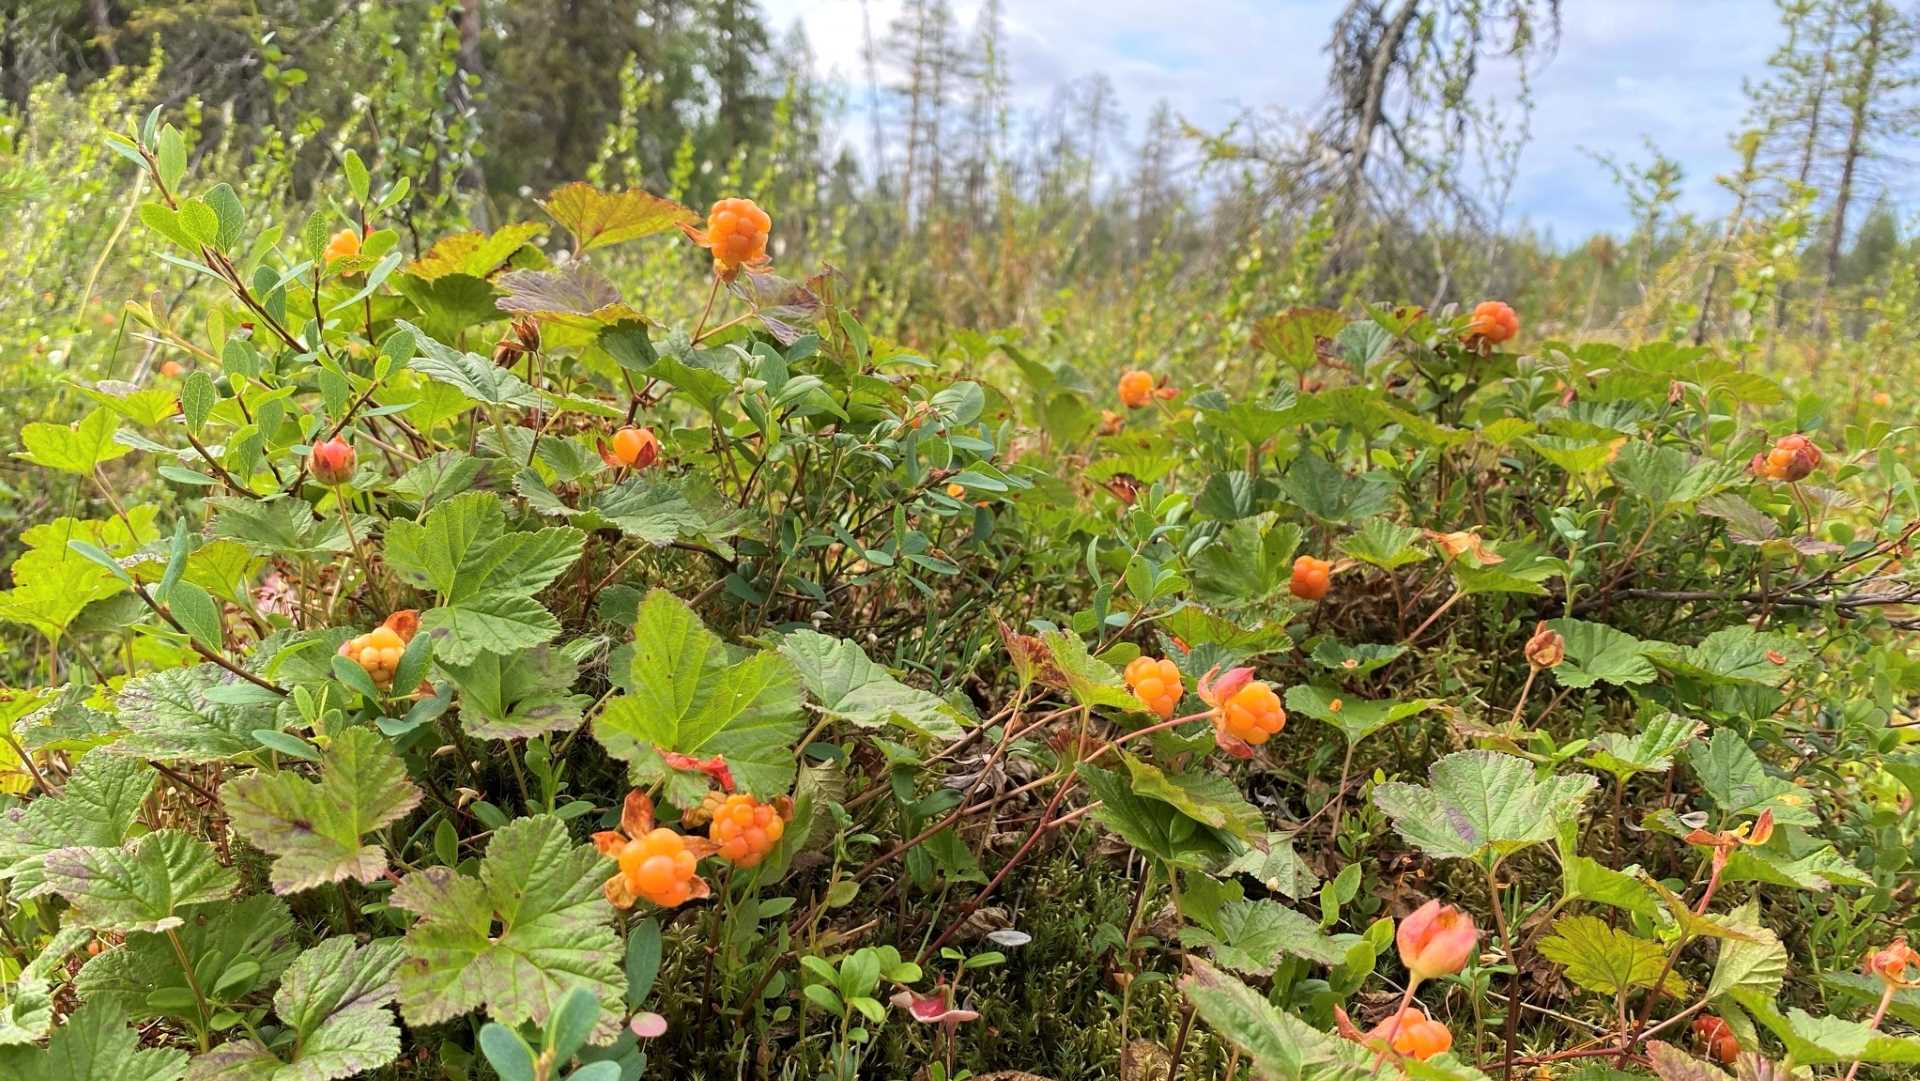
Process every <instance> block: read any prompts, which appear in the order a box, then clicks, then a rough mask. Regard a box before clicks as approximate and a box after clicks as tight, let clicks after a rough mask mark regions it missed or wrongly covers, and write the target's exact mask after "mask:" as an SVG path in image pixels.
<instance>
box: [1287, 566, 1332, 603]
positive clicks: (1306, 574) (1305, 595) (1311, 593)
mask: <svg viewBox="0 0 1920 1081" xmlns="http://www.w3.org/2000/svg"><path fill="white" fill-rule="evenodd" d="M1332 576H1333V564H1332V563H1330V562H1328V561H1326V560H1324V559H1315V558H1314V557H1313V556H1301V557H1300V558H1299V559H1296V560H1294V561H1293V581H1291V582H1289V583H1288V584H1287V588H1289V589H1291V590H1292V591H1293V595H1294V596H1296V597H1298V598H1300V599H1301V600H1303V601H1317V600H1319V599H1320V598H1322V597H1325V596H1326V595H1327V589H1328V587H1329V586H1330V585H1331V584H1332Z"/></svg>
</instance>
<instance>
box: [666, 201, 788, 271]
mask: <svg viewBox="0 0 1920 1081" xmlns="http://www.w3.org/2000/svg"><path fill="white" fill-rule="evenodd" d="M680 229H681V231H683V232H685V233H686V234H687V236H688V237H689V238H690V239H691V240H692V241H693V242H694V243H695V244H698V245H700V246H701V247H703V248H706V249H707V250H709V251H711V252H713V270H714V273H715V274H718V275H719V276H720V278H721V280H722V281H732V280H733V279H734V278H736V277H739V275H740V271H741V269H742V268H746V269H749V270H754V269H758V268H760V267H763V266H766V265H767V262H768V260H767V233H768V232H769V231H771V230H772V229H773V219H772V218H771V217H769V216H768V215H767V212H766V211H764V210H762V209H760V207H759V205H758V204H757V203H755V202H754V201H753V200H752V199H722V200H720V201H719V202H717V203H715V204H713V208H712V209H711V210H708V211H707V227H706V229H704V230H701V229H695V228H694V227H693V226H691V225H682V226H681V227H680Z"/></svg>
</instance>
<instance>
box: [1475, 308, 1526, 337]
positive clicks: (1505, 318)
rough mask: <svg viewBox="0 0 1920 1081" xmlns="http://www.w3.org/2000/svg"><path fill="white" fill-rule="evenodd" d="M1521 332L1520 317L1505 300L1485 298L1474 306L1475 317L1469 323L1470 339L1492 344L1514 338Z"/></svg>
mask: <svg viewBox="0 0 1920 1081" xmlns="http://www.w3.org/2000/svg"><path fill="white" fill-rule="evenodd" d="M1518 333H1520V317H1519V316H1518V315H1516V314H1514V310H1513V308H1512V307H1511V306H1509V305H1508V304H1507V303H1506V302H1505V301H1500V300H1483V301H1481V302H1480V303H1478V304H1475V305H1474V306H1473V319H1472V321H1471V322H1469V323H1468V324H1467V337H1468V339H1469V340H1478V341H1483V342H1486V343H1488V344H1491V345H1499V344H1500V343H1501V342H1506V341H1511V340H1513V336H1514V335H1516V334H1518Z"/></svg>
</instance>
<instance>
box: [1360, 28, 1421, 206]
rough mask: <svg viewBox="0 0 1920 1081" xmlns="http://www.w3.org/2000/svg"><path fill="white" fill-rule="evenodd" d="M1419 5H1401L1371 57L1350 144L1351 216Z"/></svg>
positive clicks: (1364, 178)
mask: <svg viewBox="0 0 1920 1081" xmlns="http://www.w3.org/2000/svg"><path fill="white" fill-rule="evenodd" d="M1419 6H1420V4H1419V0H1406V2H1405V3H1403V4H1401V5H1400V10H1399V11H1398V12H1397V13H1396V14H1395V15H1394V17H1393V21H1391V22H1389V23H1388V24H1387V27H1386V29H1385V30H1384V31H1382V32H1381V34H1380V40H1379V42H1378V43H1376V44H1375V46H1374V49H1373V56H1372V57H1371V58H1370V60H1369V64H1368V70H1367V90H1366V94H1365V96H1364V97H1363V98H1362V99H1361V106H1360V116H1359V117H1358V119H1357V120H1356V122H1355V125H1354V132H1353V139H1352V141H1351V142H1350V143H1349V145H1348V147H1347V179H1346V193H1345V203H1346V206H1347V214H1348V216H1349V218H1350V219H1357V218H1358V217H1359V216H1360V214H1359V209H1360V207H1359V203H1360V193H1361V188H1362V187H1363V185H1364V184H1365V180H1366V172H1367V159H1368V156H1369V155H1370V154H1371V153H1372V150H1373V136H1374V134H1375V132H1376V131H1377V130H1378V129H1379V126H1380V121H1381V120H1382V119H1383V117H1382V115H1381V110H1382V108H1383V107H1384V105H1385V100H1386V96H1387V79H1388V77H1389V76H1390V75H1392V74H1393V58H1394V56H1395V55H1396V54H1398V53H1399V51H1400V42H1401V41H1402V40H1404V39H1405V38H1406V36H1407V27H1409V26H1411V25H1412V24H1413V16H1414V14H1415V13H1416V12H1417V10H1418V9H1419Z"/></svg>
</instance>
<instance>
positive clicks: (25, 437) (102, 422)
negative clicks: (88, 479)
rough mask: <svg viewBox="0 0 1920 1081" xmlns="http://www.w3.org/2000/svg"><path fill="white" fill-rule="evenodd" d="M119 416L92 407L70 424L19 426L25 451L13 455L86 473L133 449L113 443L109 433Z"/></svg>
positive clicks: (111, 431) (111, 435) (117, 425)
mask: <svg viewBox="0 0 1920 1081" xmlns="http://www.w3.org/2000/svg"><path fill="white" fill-rule="evenodd" d="M119 427H120V418H119V417H117V416H115V415H114V413H113V411H112V410H109V409H102V408H98V407H96V408H94V409H93V410H91V411H89V412H88V413H87V415H86V416H84V417H82V418H80V419H79V420H77V421H75V422H73V423H72V424H47V423H42V422H37V421H36V422H35V423H32V424H29V425H27V426H26V427H24V428H22V429H20V443H21V445H22V446H24V447H26V448H27V449H26V451H25V452H24V453H21V454H16V455H14V457H16V458H23V459H25V460H27V461H29V462H32V463H33V464H34V465H38V466H45V467H46V468H48V469H57V470H59V471H61V472H62V473H78V474H81V475H83V476H84V475H86V474H88V473H91V472H93V469H94V467H95V466H98V465H100V464H101V463H102V462H111V461H113V460H114V459H115V458H118V457H120V456H122V455H124V454H127V453H129V452H130V451H132V450H133V448H132V447H129V446H127V445H126V444H124V443H119V442H116V441H115V440H114V438H113V433H114V432H115V430H117V429H118V428H119Z"/></svg>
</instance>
